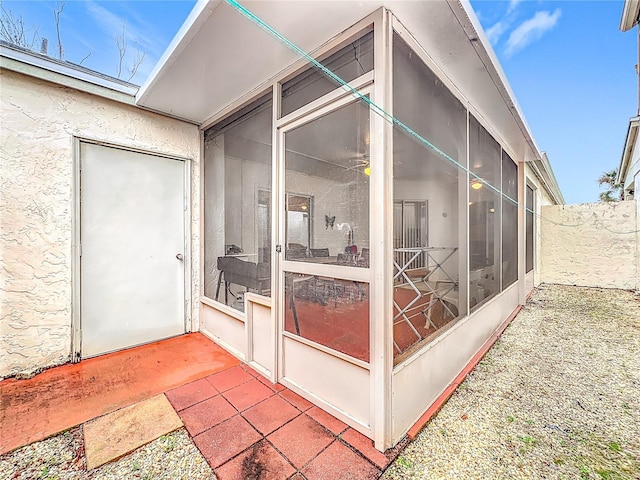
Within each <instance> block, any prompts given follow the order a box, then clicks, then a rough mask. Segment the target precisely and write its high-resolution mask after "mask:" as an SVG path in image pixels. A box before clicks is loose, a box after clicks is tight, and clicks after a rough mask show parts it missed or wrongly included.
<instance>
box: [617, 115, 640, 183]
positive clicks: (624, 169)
mask: <svg viewBox="0 0 640 480" xmlns="http://www.w3.org/2000/svg"><path fill="white" fill-rule="evenodd" d="M639 128H640V116H638V117H633V118H631V119H630V120H629V128H628V130H627V137H626V139H625V142H624V148H623V149H622V158H621V159H620V167H618V177H617V178H616V183H622V184H624V186H625V187H627V186H628V184H629V182H630V181H631V175H629V174H630V173H632V172H631V171H630V168H631V165H632V160H633V150H634V147H635V145H636V143H637V142H638V129H639ZM627 177H629V178H627Z"/></svg>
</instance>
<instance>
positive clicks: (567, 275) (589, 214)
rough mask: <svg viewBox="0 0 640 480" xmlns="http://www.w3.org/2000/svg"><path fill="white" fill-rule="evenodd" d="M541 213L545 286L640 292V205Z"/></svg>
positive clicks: (562, 207) (612, 204)
mask: <svg viewBox="0 0 640 480" xmlns="http://www.w3.org/2000/svg"><path fill="white" fill-rule="evenodd" d="M541 213H542V218H541V225H540V228H541V231H540V239H541V265H542V268H541V277H542V281H543V282H545V283H559V284H564V285H580V286H588V287H603V288H623V289H637V288H639V287H640V285H639V284H638V278H639V275H638V274H639V272H638V271H637V269H638V234H637V230H638V224H637V223H638V220H637V218H638V216H637V206H636V202H635V201H624V202H609V203H586V204H579V205H554V206H545V207H542V211H541Z"/></svg>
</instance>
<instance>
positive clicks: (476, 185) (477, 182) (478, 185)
mask: <svg viewBox="0 0 640 480" xmlns="http://www.w3.org/2000/svg"><path fill="white" fill-rule="evenodd" d="M471 188H473V189H474V190H480V189H481V188H482V182H480V180H474V181H473V182H471Z"/></svg>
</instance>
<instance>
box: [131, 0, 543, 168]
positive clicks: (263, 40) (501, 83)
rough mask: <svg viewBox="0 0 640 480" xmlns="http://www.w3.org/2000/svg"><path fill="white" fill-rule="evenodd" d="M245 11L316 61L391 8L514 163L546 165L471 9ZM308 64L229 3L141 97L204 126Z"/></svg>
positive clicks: (307, 4)
mask: <svg viewBox="0 0 640 480" xmlns="http://www.w3.org/2000/svg"><path fill="white" fill-rule="evenodd" d="M242 5H243V6H244V7H246V8H247V9H248V10H250V11H252V12H253V13H254V14H255V15H256V16H257V17H259V18H260V19H261V20H262V21H264V22H265V23H266V24H268V25H270V26H272V27H273V28H274V29H275V30H277V31H278V32H280V33H281V34H282V35H283V36H284V37H286V38H287V39H289V40H291V41H292V42H293V43H295V44H296V45H298V46H299V47H300V48H302V49H303V50H305V51H307V52H312V51H314V50H315V49H317V48H318V47H320V46H321V45H322V44H324V43H326V41H327V40H328V39H331V38H333V37H335V36H336V35H338V34H339V33H340V32H342V31H344V30H346V29H347V28H348V27H350V26H351V25H353V24H355V23H356V22H358V21H359V20H361V19H362V18H364V17H365V16H367V15H368V14H370V13H372V12H373V11H375V10H376V9H378V8H380V7H381V6H386V7H387V8H389V9H390V10H391V11H392V12H393V13H394V15H395V16H396V17H397V18H398V19H399V20H400V21H401V23H402V24H403V25H404V26H405V27H406V28H407V30H408V31H409V32H411V34H412V35H413V36H414V37H415V38H416V40H417V41H418V43H419V44H420V45H421V46H422V47H423V49H424V50H425V51H426V52H427V53H428V55H429V56H431V58H432V59H433V60H434V62H435V63H436V65H438V67H439V68H440V69H441V70H442V71H441V72H440V73H439V74H440V75H442V74H444V75H446V76H447V77H448V78H449V79H450V80H451V82H452V83H453V84H454V85H456V87H457V88H458V89H459V91H460V92H461V94H462V95H463V96H464V97H465V98H466V100H468V101H469V103H470V104H471V105H472V106H473V108H474V109H475V111H476V116H478V117H480V120H481V122H482V123H483V124H484V125H485V127H487V128H488V129H489V130H490V131H491V133H492V134H493V135H494V136H496V137H497V139H498V140H499V141H500V142H501V143H502V144H503V145H504V146H505V148H506V149H507V151H508V153H509V154H510V155H511V156H512V158H514V159H516V160H518V161H532V160H536V159H539V158H540V152H539V150H538V148H537V147H536V145H535V142H534V141H533V138H532V136H531V134H530V132H529V129H528V127H527V125H526V122H525V121H524V117H523V115H522V113H521V111H520V109H519V107H518V105H517V103H516V102H515V97H514V95H513V92H512V91H511V89H510V87H509V85H508V82H507V80H506V77H505V75H504V73H503V72H502V70H501V68H500V66H499V64H498V62H497V60H496V58H495V54H494V53H493V51H492V49H491V47H490V45H489V42H488V40H487V38H486V35H485V34H484V32H483V31H482V29H481V27H480V26H479V25H478V22H477V19H476V18H475V15H474V14H473V12H472V10H471V7H470V5H469V4H468V3H466V0H465V3H459V2H444V1H437V2H416V1H410V2H407V1H393V0H379V1H378V0H371V1H366V0H365V1H357V2H356V1H339V2H338V1H336V2H325V1H246V2H244V1H243V2H242ZM298 59H299V56H298V55H297V54H296V53H295V52H293V51H292V50H291V49H289V48H288V47H286V46H285V45H284V44H283V43H281V42H280V41H279V40H277V39H275V38H274V37H273V36H272V35H271V34H269V33H267V32H265V31H264V30H263V29H261V28H259V27H258V26H257V25H256V24H255V23H253V22H251V21H250V20H248V19H247V18H245V17H244V16H242V15H241V14H240V13H238V12H237V11H236V10H235V9H234V8H233V7H232V6H230V5H229V4H228V3H226V2H223V1H219V0H209V1H206V0H205V1H201V2H199V3H198V4H197V5H196V7H195V8H194V11H193V12H192V14H191V15H190V17H189V19H188V20H187V21H186V22H185V25H184V26H183V28H182V29H181V31H180V32H178V34H177V35H176V38H175V39H174V41H173V42H172V44H171V45H170V47H169V48H168V50H167V52H166V53H165V55H164V56H163V58H162V59H161V60H160V62H159V63H158V65H157V66H156V68H155V69H154V71H153V72H152V74H151V76H150V78H149V80H148V81H147V82H146V83H145V84H144V85H143V87H142V88H141V89H140V91H139V93H138V95H137V103H138V104H139V105H140V106H143V107H145V108H149V109H152V110H156V111H160V112H163V113H166V114H169V115H172V116H175V117H178V118H183V119H187V120H189V121H192V122H195V123H200V124H201V123H203V122H205V121H206V120H208V119H210V118H211V117H212V116H213V115H215V114H216V113H218V112H220V111H221V110H223V109H224V108H225V107H227V106H229V105H230V104H231V103H233V102H235V101H237V100H238V99H239V98H241V97H243V96H244V95H246V94H247V93H248V92H251V91H253V90H255V89H256V88H258V87H259V86H260V85H263V84H264V82H265V80H267V79H270V78H273V77H274V76H276V75H277V74H278V73H279V72H281V71H282V70H284V69H285V68H287V67H288V66H290V65H291V64H293V63H294V62H296V61H297V60H298Z"/></svg>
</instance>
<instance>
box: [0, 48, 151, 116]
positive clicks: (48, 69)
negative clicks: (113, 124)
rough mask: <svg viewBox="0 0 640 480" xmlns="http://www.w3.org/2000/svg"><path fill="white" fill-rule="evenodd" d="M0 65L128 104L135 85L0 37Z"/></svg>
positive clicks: (131, 99) (133, 93)
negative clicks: (19, 45) (11, 42)
mask: <svg viewBox="0 0 640 480" xmlns="http://www.w3.org/2000/svg"><path fill="white" fill-rule="evenodd" d="M0 67H1V68H3V69H7V70H12V71H15V72H19V73H23V74H25V75H29V76H32V77H36V78H40V79H41V80H46V81H49V82H53V83H56V84H58V85H63V86H66V87H71V88H75V89H76V90H80V91H84V92H87V93H92V94H94V95H98V96H101V97H105V98H110V99H112V100H116V101H119V102H122V103H127V104H130V105H132V104H134V98H135V94H136V92H137V91H138V88H139V87H138V86H137V85H134V84H132V83H128V82H125V81H123V80H120V79H118V78H114V77H110V76H109V75H105V74H103V73H100V72H96V71H94V70H91V69H89V68H86V67H83V66H81V65H76V64H75V63H71V62H66V61H61V60H57V59H55V58H51V57H48V56H46V55H42V54H40V53H37V52H34V51H31V50H28V49H26V48H22V47H18V46H16V45H12V44H10V43H7V42H5V41H1V40H0Z"/></svg>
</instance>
